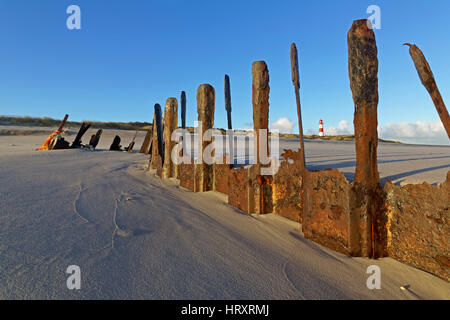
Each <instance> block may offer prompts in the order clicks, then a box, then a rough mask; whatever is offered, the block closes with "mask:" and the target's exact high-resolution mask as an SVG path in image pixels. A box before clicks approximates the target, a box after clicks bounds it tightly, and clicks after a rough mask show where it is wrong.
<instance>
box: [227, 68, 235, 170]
mask: <svg viewBox="0 0 450 320" xmlns="http://www.w3.org/2000/svg"><path fill="white" fill-rule="evenodd" d="M225 110H226V111H227V120H228V130H227V137H228V149H229V157H230V159H229V160H230V168H233V167H234V141H233V139H234V137H233V125H232V123H231V88H230V77H229V76H228V75H227V74H226V75H225Z"/></svg>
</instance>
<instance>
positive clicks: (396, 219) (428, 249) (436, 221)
mask: <svg viewBox="0 0 450 320" xmlns="http://www.w3.org/2000/svg"><path fill="white" fill-rule="evenodd" d="M384 192H385V193H386V211H387V223H386V237H387V241H386V242H385V243H386V250H387V252H388V255H389V256H390V257H392V258H394V259H396V260H398V261H401V262H404V263H407V264H410V265H412V266H414V267H417V268H419V269H422V270H425V271H428V272H431V273H433V274H435V275H437V276H439V277H441V278H443V279H446V280H447V281H450V246H449V243H450V171H449V172H448V173H447V179H446V181H445V182H443V183H442V184H440V185H438V186H432V185H429V184H428V183H426V182H424V183H422V184H409V185H405V186H402V187H399V186H396V185H394V184H392V183H391V182H390V181H387V182H386V184H385V186H384Z"/></svg>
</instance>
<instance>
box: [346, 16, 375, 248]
mask: <svg viewBox="0 0 450 320" xmlns="http://www.w3.org/2000/svg"><path fill="white" fill-rule="evenodd" d="M369 26H370V24H369V22H368V20H366V19H363V20H356V21H354V22H353V25H352V27H351V28H350V30H349V32H348V39H347V40H348V68H349V77H350V88H351V90H352V94H353V101H354V103H355V113H354V120H353V122H354V127H355V148H356V171H355V178H354V182H353V186H352V197H353V199H352V201H351V204H352V208H351V217H350V220H351V221H350V238H351V240H350V241H351V251H352V254H353V255H356V256H366V257H376V256H379V255H382V254H381V253H380V251H382V250H380V248H376V247H375V244H378V243H381V241H379V239H378V236H377V235H376V234H375V233H376V232H377V231H376V229H377V225H375V223H376V221H377V219H378V215H380V202H381V203H382V199H380V196H379V195H380V194H381V186H380V183H379V174H378V166H377V146H378V132H377V123H378V121H377V106H378V58H377V45H376V41H375V34H374V32H373V30H372V29H371V28H369Z"/></svg>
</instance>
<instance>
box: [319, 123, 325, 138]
mask: <svg viewBox="0 0 450 320" xmlns="http://www.w3.org/2000/svg"><path fill="white" fill-rule="evenodd" d="M323 136H324V134H323V121H322V119H320V121H319V137H323Z"/></svg>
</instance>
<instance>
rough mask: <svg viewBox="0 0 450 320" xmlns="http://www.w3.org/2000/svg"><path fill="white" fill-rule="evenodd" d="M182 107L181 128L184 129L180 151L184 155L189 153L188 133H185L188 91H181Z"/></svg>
mask: <svg viewBox="0 0 450 320" xmlns="http://www.w3.org/2000/svg"><path fill="white" fill-rule="evenodd" d="M180 107H181V128H182V129H183V137H182V139H183V140H182V148H183V149H182V150H181V152H180V155H181V156H183V155H185V154H187V152H186V141H185V139H186V135H185V134H184V133H185V132H184V131H185V130H186V92H184V91H181V98H180Z"/></svg>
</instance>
